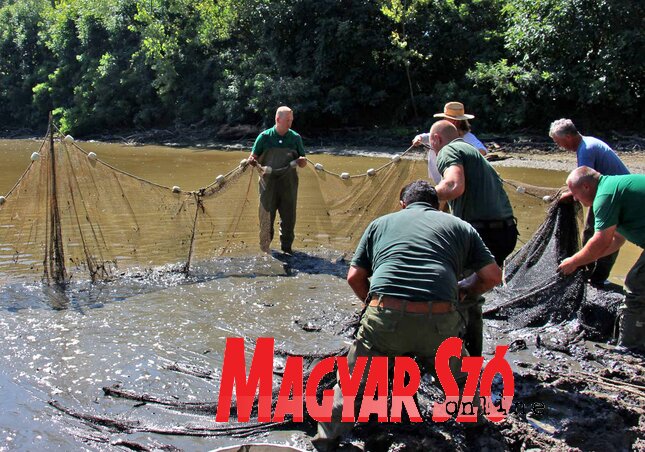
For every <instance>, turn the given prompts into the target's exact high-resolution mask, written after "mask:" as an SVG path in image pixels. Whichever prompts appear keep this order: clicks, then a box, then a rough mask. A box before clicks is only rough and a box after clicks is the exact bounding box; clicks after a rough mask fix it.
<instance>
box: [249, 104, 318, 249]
mask: <svg viewBox="0 0 645 452" xmlns="http://www.w3.org/2000/svg"><path fill="white" fill-rule="evenodd" d="M292 123H293V111H291V109H290V108H289V107H285V106H282V107H280V108H278V110H277V111H276V112H275V126H273V127H271V128H270V129H267V130H265V131H264V132H262V133H261V134H260V135H259V136H258V137H257V139H256V140H255V144H254V145H253V149H252V150H251V155H250V156H249V164H251V165H253V166H256V165H257V164H260V165H261V167H262V168H263V174H262V176H260V188H259V191H260V213H259V215H260V249H261V250H262V251H263V252H265V253H268V252H269V245H271V241H272V240H273V233H274V229H273V224H274V223H275V215H276V212H279V213H280V245H281V249H282V251H283V252H285V253H287V254H291V253H292V252H293V251H292V249H291V245H292V244H293V239H294V232H293V231H294V229H295V227H296V202H297V199H298V173H297V172H296V168H295V166H296V165H297V166H299V167H300V168H304V167H305V166H307V159H306V158H305V148H304V146H303V145H302V138H301V137H300V135H298V133H296V132H295V131H293V130H291V124H292Z"/></svg>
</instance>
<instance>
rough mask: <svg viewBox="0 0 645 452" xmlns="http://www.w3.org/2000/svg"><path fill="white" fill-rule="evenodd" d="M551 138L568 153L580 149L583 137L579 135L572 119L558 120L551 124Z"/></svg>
mask: <svg viewBox="0 0 645 452" xmlns="http://www.w3.org/2000/svg"><path fill="white" fill-rule="evenodd" d="M549 136H550V137H551V138H552V139H553V141H554V142H555V144H557V145H558V146H560V147H561V148H563V149H566V150H567V151H573V152H575V151H576V150H577V149H578V145H579V144H580V140H581V139H582V137H581V136H580V133H578V129H576V126H575V125H574V124H573V121H571V120H570V119H565V118H562V119H558V120H556V121H553V122H552V123H551V127H550V128H549Z"/></svg>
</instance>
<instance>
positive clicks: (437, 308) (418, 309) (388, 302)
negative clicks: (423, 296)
mask: <svg viewBox="0 0 645 452" xmlns="http://www.w3.org/2000/svg"><path fill="white" fill-rule="evenodd" d="M369 306H372V307H379V308H387V309H393V310H395V311H405V312H411V313H413V314H430V313H432V314H447V313H449V312H453V311H454V310H455V305H454V303H452V302H451V301H408V300H401V299H400V298H394V297H390V296H388V295H381V296H380V298H379V296H378V295H374V296H372V299H371V300H370V303H369Z"/></svg>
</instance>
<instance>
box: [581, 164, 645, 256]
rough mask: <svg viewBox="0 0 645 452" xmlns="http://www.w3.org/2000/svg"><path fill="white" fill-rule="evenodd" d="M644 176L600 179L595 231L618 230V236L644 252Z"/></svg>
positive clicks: (595, 208) (597, 192)
mask: <svg viewBox="0 0 645 452" xmlns="http://www.w3.org/2000/svg"><path fill="white" fill-rule="evenodd" d="M643 208H645V174H628V175H623V176H600V181H599V182H598V190H597V191H596V197H595V198H594V201H593V214H594V217H595V218H596V221H595V225H594V227H595V229H596V231H602V230H604V229H607V228H609V227H611V226H615V225H617V227H616V230H617V231H618V233H619V234H621V235H622V236H624V237H625V238H626V239H627V240H629V241H630V242H632V243H635V244H636V245H638V246H640V247H641V248H645V214H643V210H642V209H643Z"/></svg>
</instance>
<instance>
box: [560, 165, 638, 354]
mask: <svg viewBox="0 0 645 452" xmlns="http://www.w3.org/2000/svg"><path fill="white" fill-rule="evenodd" d="M567 185H568V186H569V190H571V193H572V194H573V196H574V198H575V199H576V200H578V201H580V202H581V203H582V204H583V205H584V206H586V207H590V208H592V209H593V214H594V217H595V223H594V227H595V231H596V232H595V233H594V235H593V237H591V239H590V240H589V241H588V242H587V244H586V245H585V246H584V247H583V248H582V249H581V250H580V251H578V252H577V253H576V254H574V255H573V256H571V257H569V258H567V259H565V260H563V261H562V263H561V264H560V266H559V268H558V269H559V270H560V271H561V272H562V273H564V274H565V275H568V274H570V273H573V272H574V271H575V270H576V269H577V268H578V267H581V266H583V265H587V264H590V263H591V262H594V261H596V260H598V258H600V257H603V256H608V255H610V254H612V253H614V252H616V251H617V250H618V249H619V248H620V247H621V246H622V245H623V244H624V243H625V239H627V240H629V241H630V242H632V243H634V244H636V245H638V246H639V247H641V248H645V215H643V206H644V205H645V175H643V174H631V175H623V176H603V175H601V174H600V173H599V172H597V171H595V170H593V169H591V168H589V167H587V166H581V167H580V168H577V169H575V170H573V171H572V172H571V174H569V177H568V178H567ZM625 289H626V291H627V294H626V296H625V304H624V305H623V306H621V311H622V312H621V319H620V335H619V337H618V345H622V346H625V347H629V348H635V349H640V350H641V351H645V251H643V252H642V253H641V255H640V257H639V258H638V260H637V261H636V263H635V264H634V266H633V267H632V268H631V270H630V271H629V273H628V274H627V277H626V278H625Z"/></svg>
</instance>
